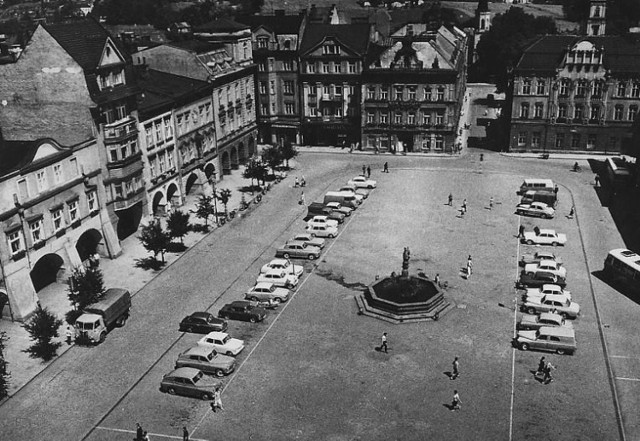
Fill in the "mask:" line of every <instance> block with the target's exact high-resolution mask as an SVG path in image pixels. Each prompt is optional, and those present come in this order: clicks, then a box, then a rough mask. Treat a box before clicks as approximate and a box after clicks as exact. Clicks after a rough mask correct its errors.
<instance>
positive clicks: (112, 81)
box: [98, 69, 125, 90]
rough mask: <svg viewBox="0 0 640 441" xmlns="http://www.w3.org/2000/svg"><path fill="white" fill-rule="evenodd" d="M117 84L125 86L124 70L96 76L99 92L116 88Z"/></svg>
mask: <svg viewBox="0 0 640 441" xmlns="http://www.w3.org/2000/svg"><path fill="white" fill-rule="evenodd" d="M119 84H125V77H124V69H120V70H117V71H114V72H109V73H108V74H99V75H98V87H99V88H100V90H104V89H106V88H108V87H113V86H117V85H119Z"/></svg>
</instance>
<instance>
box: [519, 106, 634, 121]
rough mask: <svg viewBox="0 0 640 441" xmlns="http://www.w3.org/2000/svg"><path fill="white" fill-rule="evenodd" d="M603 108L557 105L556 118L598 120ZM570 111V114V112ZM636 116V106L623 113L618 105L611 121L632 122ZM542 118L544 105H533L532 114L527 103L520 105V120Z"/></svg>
mask: <svg viewBox="0 0 640 441" xmlns="http://www.w3.org/2000/svg"><path fill="white" fill-rule="evenodd" d="M602 109H603V107H602V106H600V105H598V104H592V105H591V106H583V105H580V104H577V105H574V106H573V108H570V106H568V105H567V104H558V112H557V114H556V118H573V119H577V120H581V119H591V120H598V119H600V118H601V116H602ZM571 110H572V112H571ZM637 114H638V106H637V105H631V106H629V107H628V108H627V110H626V112H625V106H624V105H622V104H618V105H616V106H614V108H613V119H614V120H615V121H623V120H625V119H626V120H627V121H634V120H635V118H636V115H637ZM531 117H533V118H544V103H534V105H533V113H531V105H530V104H529V103H521V104H520V118H523V119H527V118H531Z"/></svg>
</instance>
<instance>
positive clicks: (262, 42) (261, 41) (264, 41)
mask: <svg viewBox="0 0 640 441" xmlns="http://www.w3.org/2000/svg"><path fill="white" fill-rule="evenodd" d="M268 46H269V39H268V38H264V37H263V38H258V48H259V49H266V48H267V47H268Z"/></svg>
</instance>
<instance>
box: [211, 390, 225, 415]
mask: <svg viewBox="0 0 640 441" xmlns="http://www.w3.org/2000/svg"><path fill="white" fill-rule="evenodd" d="M216 409H220V410H224V407H222V397H221V396H220V386H218V387H216V390H215V392H214V393H213V402H212V403H211V410H213V411H214V412H215V411H216Z"/></svg>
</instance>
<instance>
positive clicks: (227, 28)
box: [193, 18, 249, 32]
mask: <svg viewBox="0 0 640 441" xmlns="http://www.w3.org/2000/svg"><path fill="white" fill-rule="evenodd" d="M248 28H249V27H248V26H247V25H246V24H242V23H238V22H237V21H234V20H231V19H230V18H219V19H217V20H214V21H210V22H209V23H205V24H202V25H200V26H194V27H193V32H238V31H242V30H243V29H248Z"/></svg>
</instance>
